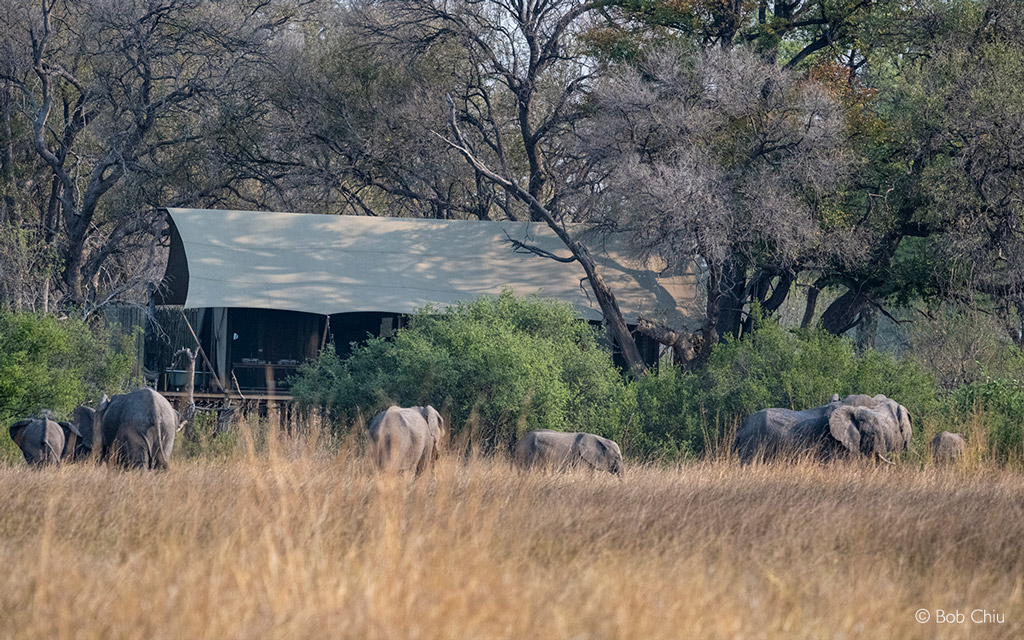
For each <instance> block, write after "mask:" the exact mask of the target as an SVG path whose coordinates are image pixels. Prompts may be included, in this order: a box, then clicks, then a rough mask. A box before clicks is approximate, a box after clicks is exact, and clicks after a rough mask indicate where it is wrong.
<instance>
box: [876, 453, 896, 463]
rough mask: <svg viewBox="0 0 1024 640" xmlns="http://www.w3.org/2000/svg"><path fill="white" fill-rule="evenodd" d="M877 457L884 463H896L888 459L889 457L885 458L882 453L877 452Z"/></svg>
mask: <svg viewBox="0 0 1024 640" xmlns="http://www.w3.org/2000/svg"><path fill="white" fill-rule="evenodd" d="M878 459H879V460H881V461H882V462H884V463H885V464H896V463H895V462H893V461H892V460H889V459H887V458H886V457H885V456H883V455H882V454H878Z"/></svg>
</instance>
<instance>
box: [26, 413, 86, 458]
mask: <svg viewBox="0 0 1024 640" xmlns="http://www.w3.org/2000/svg"><path fill="white" fill-rule="evenodd" d="M10 434H11V440H13V441H14V444H16V445H18V447H20V448H21V453H22V454H24V456H25V462H27V463H29V464H31V465H46V464H60V463H61V461H62V460H65V459H68V458H70V457H71V455H72V453H73V451H74V448H75V443H76V441H77V440H78V438H79V436H81V434H80V433H79V432H78V429H76V428H75V426H74V425H73V424H71V423H70V422H57V421H56V420H52V419H50V418H49V417H41V418H27V419H25V420H19V421H18V422H15V423H14V424H13V425H11V428H10Z"/></svg>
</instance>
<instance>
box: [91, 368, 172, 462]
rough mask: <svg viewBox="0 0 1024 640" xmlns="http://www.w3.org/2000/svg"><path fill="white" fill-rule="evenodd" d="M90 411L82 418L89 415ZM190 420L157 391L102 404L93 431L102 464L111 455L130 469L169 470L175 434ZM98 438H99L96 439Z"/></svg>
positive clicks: (141, 390) (147, 391)
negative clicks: (98, 435)
mask: <svg viewBox="0 0 1024 640" xmlns="http://www.w3.org/2000/svg"><path fill="white" fill-rule="evenodd" d="M88 413H89V410H88V409H87V408H86V409H85V410H84V411H83V412H82V415H87V414H88ZM187 422H188V419H187V418H185V417H183V416H182V415H181V414H179V413H178V412H177V411H175V410H174V408H173V407H172V406H171V403H170V402H168V401H167V399H166V398H164V397H163V396H162V395H160V394H159V393H157V392H156V391H154V390H152V389H149V388H143V389H136V390H135V391H132V392H131V393H126V394H122V395H116V396H114V397H113V398H111V399H109V400H108V399H106V397H104V399H103V400H101V401H100V403H99V406H98V407H97V409H96V411H95V413H94V414H93V419H92V421H91V427H92V429H93V433H94V434H95V432H96V430H99V432H100V434H101V437H100V438H99V440H100V444H101V449H100V460H107V459H108V458H109V457H110V456H111V455H113V456H114V459H115V460H116V461H117V462H119V463H120V464H121V465H123V466H124V467H127V468H139V469H167V468H168V458H170V456H171V450H172V449H173V448H174V434H175V433H176V432H177V431H180V430H181V429H182V428H183V427H184V426H185V424H186V423H187ZM94 438H95V435H94Z"/></svg>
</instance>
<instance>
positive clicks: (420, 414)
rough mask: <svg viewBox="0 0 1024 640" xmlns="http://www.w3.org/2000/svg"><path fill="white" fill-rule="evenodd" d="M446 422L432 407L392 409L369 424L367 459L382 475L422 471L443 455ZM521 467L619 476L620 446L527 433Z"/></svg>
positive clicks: (586, 437)
mask: <svg viewBox="0 0 1024 640" xmlns="http://www.w3.org/2000/svg"><path fill="white" fill-rule="evenodd" d="M444 436H445V428H444V419H443V418H442V417H441V414H439V413H438V412H437V410H436V409H434V407H430V406H426V407H411V408H406V409H403V408H401V407H390V408H388V409H385V410H384V411H381V412H380V413H378V414H377V416H376V417H375V418H374V419H373V421H372V422H371V423H370V441H369V454H370V459H371V460H372V461H373V463H374V464H375V465H376V467H377V468H378V469H380V470H381V471H392V472H397V471H412V472H414V473H416V474H419V473H422V472H423V471H424V470H425V469H427V468H428V467H429V466H430V465H431V464H433V462H434V461H435V460H437V459H438V457H440V455H441V448H442V446H443V445H442V443H443V441H444ZM513 460H514V461H515V463H516V465H517V466H519V467H520V468H522V469H534V468H550V469H565V468H570V467H583V468H589V469H594V470H596V471H607V472H609V473H615V474H620V475H621V474H622V451H620V450H619V445H617V444H616V443H614V442H612V441H611V440H608V439H607V438H602V437H601V436H596V435H594V434H592V433H564V432H560V431H547V430H541V431H531V432H529V433H527V434H526V435H524V436H523V437H522V438H521V439H520V440H519V443H518V444H517V445H516V449H515V456H514V458H513Z"/></svg>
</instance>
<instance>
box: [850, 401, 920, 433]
mask: <svg viewBox="0 0 1024 640" xmlns="http://www.w3.org/2000/svg"><path fill="white" fill-rule="evenodd" d="M843 404H848V405H851V406H855V407H867V408H869V409H872V410H874V411H880V412H882V413H885V414H887V415H888V416H889V418H890V419H892V420H894V421H895V422H896V423H897V424H898V425H899V430H900V435H901V437H902V438H903V440H905V441H906V443H907V446H909V445H910V440H911V438H912V437H913V436H914V420H913V418H911V417H910V412H909V411H907V408H906V407H904V406H903V405H901V404H899V403H898V402H896V401H895V400H891V399H889V398H887V397H885V396H883V395H882V394H878V395H875V396H868V395H863V394H853V395H849V396H846V397H845V398H843Z"/></svg>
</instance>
